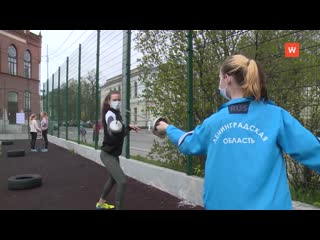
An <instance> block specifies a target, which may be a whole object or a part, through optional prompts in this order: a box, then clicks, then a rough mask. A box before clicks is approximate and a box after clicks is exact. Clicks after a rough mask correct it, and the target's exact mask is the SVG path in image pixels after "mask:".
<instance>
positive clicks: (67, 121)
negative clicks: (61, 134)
mask: <svg viewBox="0 0 320 240" xmlns="http://www.w3.org/2000/svg"><path fill="white" fill-rule="evenodd" d="M68 78H69V57H67V66H66V140H68V131H69V130H68V127H69V96H68V92H69V85H68Z"/></svg>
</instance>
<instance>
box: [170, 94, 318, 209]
mask: <svg viewBox="0 0 320 240" xmlns="http://www.w3.org/2000/svg"><path fill="white" fill-rule="evenodd" d="M166 132H167V134H168V137H169V140H170V141H171V143H173V144H174V145H176V146H178V148H179V150H180V151H181V152H182V153H184V154H187V155H207V159H206V163H205V177H204V188H203V202H204V207H205V208H206V209H292V202H291V195H290V191H289V185H288V181H287V177H286V166H285V161H284V159H283V157H282V153H283V152H285V153H287V154H289V155H290V156H292V157H293V158H294V159H295V160H297V161H299V162H300V163H302V164H303V165H305V166H307V167H309V168H311V169H314V170H316V171H317V172H318V173H319V172H320V140H319V138H317V137H315V136H314V135H313V134H312V133H311V132H310V131H309V130H307V129H306V128H304V127H303V126H302V125H301V124H300V123H299V121H297V120H296V119H295V118H294V117H292V116H291V115H290V114H289V113H288V112H287V111H285V110H284V109H282V108H280V107H278V106H275V105H274V104H273V103H272V102H270V101H269V102H268V103H264V102H263V101H260V102H257V101H254V100H253V98H237V99H232V100H231V101H229V102H227V103H225V104H223V105H222V106H221V107H220V109H219V111H218V112H217V113H215V114H213V115H211V116H210V117H209V118H207V119H205V121H204V122H203V123H202V124H201V125H198V126H197V127H196V128H195V130H194V131H192V132H189V133H186V132H184V131H182V130H180V129H178V128H176V127H175V126H172V125H169V126H168V127H167V129H166Z"/></svg>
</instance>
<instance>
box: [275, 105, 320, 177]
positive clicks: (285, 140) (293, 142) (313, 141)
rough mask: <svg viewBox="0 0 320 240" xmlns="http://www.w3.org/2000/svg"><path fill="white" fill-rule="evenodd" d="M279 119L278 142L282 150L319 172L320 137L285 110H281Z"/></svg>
mask: <svg viewBox="0 0 320 240" xmlns="http://www.w3.org/2000/svg"><path fill="white" fill-rule="evenodd" d="M281 121H282V123H281V126H280V134H279V136H278V144H279V145H280V146H281V147H282V149H283V151H284V152H286V153H287V154H289V155H290V156H291V157H293V158H294V159H295V160H297V161H298V162H300V163H302V164H303V165H305V166H306V167H308V168H310V169H313V170H316V171H317V172H318V173H320V139H319V138H318V137H316V136H314V135H313V134H312V133H311V132H310V131H309V130H307V129H306V128H305V127H303V126H302V125H301V123H300V122H299V121H298V120H297V119H295V118H294V117H293V116H291V114H290V113H288V112H287V111H285V110H282V120H281Z"/></svg>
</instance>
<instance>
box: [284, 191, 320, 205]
mask: <svg viewBox="0 0 320 240" xmlns="http://www.w3.org/2000/svg"><path fill="white" fill-rule="evenodd" d="M290 192H291V196H292V199H293V200H294V201H299V202H303V203H307V204H311V205H314V206H317V207H320V190H313V191H312V190H310V189H302V188H300V189H294V188H290Z"/></svg>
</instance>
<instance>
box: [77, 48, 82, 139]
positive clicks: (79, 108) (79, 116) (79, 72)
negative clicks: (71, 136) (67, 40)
mask: <svg viewBox="0 0 320 240" xmlns="http://www.w3.org/2000/svg"><path fill="white" fill-rule="evenodd" d="M80 80H81V44H79V66H78V108H77V110H78V143H80V118H81V106H80V104H81V100H80V98H81V81H80Z"/></svg>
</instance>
